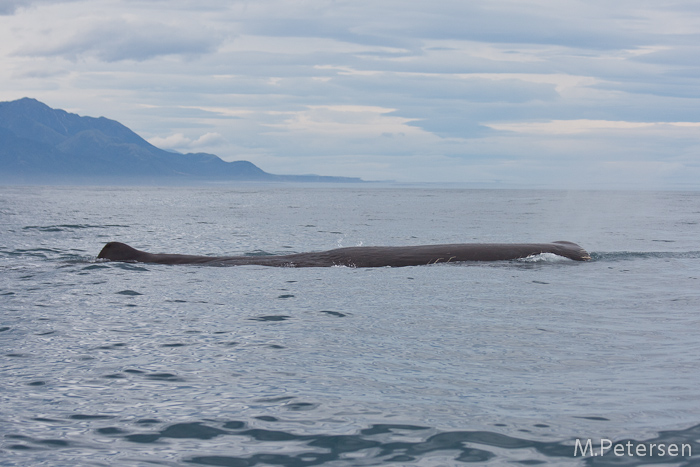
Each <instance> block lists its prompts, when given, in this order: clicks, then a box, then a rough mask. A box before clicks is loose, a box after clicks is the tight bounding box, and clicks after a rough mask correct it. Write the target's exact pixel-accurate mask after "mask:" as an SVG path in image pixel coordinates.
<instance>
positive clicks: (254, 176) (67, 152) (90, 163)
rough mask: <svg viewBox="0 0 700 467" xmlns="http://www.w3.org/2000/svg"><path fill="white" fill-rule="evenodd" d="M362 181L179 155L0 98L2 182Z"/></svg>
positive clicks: (126, 132) (114, 125)
mask: <svg viewBox="0 0 700 467" xmlns="http://www.w3.org/2000/svg"><path fill="white" fill-rule="evenodd" d="M228 180H231V181H233V180H235V181H270V182H275V181H288V182H360V181H361V180H360V179H359V178H349V177H326V176H319V175H275V174H270V173H267V172H265V171H263V170H262V169H260V168H259V167H257V166H256V165H255V164H253V163H251V162H248V161H235V162H226V161H224V160H222V159H220V158H219V157H218V156H215V155H214V154H206V153H190V154H180V153H176V152H170V151H165V150H163V149H160V148H157V147H155V146H153V145H152V144H150V143H149V142H148V141H146V140H144V139H143V138H141V137H140V136H139V135H137V134H136V133H134V132H133V131H131V130H130V129H129V128H127V127H125V126H124V125H122V124H121V123H119V122H117V121H114V120H110V119H108V118H104V117H99V118H94V117H81V116H79V115H76V114H72V113H68V112H66V111H64V110H60V109H52V108H51V107H49V106H47V105H46V104H43V103H41V102H39V101H37V100H36V99H30V98H26V97H25V98H23V99H19V100H16V101H11V102H0V181H2V182H19V183H49V184H50V183H91V182H97V183H107V182H110V181H114V182H118V183H127V184H128V183H160V182H166V183H179V182H183V183H194V182H198V181H228Z"/></svg>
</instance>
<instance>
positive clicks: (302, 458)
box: [6, 374, 700, 467]
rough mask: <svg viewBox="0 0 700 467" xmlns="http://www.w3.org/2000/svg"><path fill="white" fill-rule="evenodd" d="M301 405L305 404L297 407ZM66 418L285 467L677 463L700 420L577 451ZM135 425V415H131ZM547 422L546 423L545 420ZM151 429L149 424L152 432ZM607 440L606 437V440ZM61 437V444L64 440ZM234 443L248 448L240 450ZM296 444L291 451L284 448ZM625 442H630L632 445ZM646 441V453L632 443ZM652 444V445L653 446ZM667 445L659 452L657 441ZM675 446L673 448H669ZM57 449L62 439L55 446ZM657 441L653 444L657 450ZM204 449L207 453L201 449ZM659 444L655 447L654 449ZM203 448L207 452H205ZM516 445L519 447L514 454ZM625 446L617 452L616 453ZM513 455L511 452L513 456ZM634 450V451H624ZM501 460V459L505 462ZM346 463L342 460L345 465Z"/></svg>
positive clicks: (462, 439)
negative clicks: (447, 460)
mask: <svg viewBox="0 0 700 467" xmlns="http://www.w3.org/2000/svg"><path fill="white" fill-rule="evenodd" d="M171 376H172V375H170V374H158V378H160V379H163V378H165V379H171V378H170V377H171ZM299 410H304V408H300V409H299ZM257 418H258V419H259V420H263V421H265V422H271V423H273V424H274V423H275V422H279V421H280V420H279V419H277V418H275V417H257ZM66 422H67V423H71V422H73V423H76V422H78V423H81V424H85V423H88V424H91V425H93V424H94V425H98V426H99V428H97V427H94V428H96V429H95V433H96V434H97V435H98V436H99V437H105V438H112V439H114V438H121V439H123V440H124V441H127V442H130V443H134V445H139V444H140V445H145V444H152V443H158V444H160V445H163V444H170V443H182V442H183V440H190V444H189V445H188V446H189V447H188V451H189V453H188V455H187V457H185V458H183V459H182V460H183V461H184V462H185V463H188V464H197V465H218V466H224V465H226V466H255V465H288V466H300V467H306V466H316V465H328V464H338V465H339V463H343V462H345V463H347V462H348V461H349V460H351V459H362V462H361V463H357V464H353V465H379V464H391V465H403V464H409V463H410V464H412V465H413V464H415V465H421V464H423V463H424V462H425V463H426V464H427V463H430V462H429V461H430V460H431V459H435V458H436V456H440V457H451V458H452V459H454V460H455V461H457V462H460V463H484V462H489V461H490V462H494V461H496V462H497V461H498V460H503V461H505V462H508V463H510V462H513V461H514V460H515V459H517V463H521V464H544V463H550V462H551V463H561V462H567V460H569V459H571V460H574V459H576V460H581V461H583V462H584V463H585V464H586V465H594V466H595V465H619V464H620V463H626V464H628V465H629V463H630V462H632V463H634V465H639V464H646V463H649V464H674V465H678V464H679V462H683V461H686V462H688V461H691V457H692V451H695V452H699V450H700V441H698V440H699V439H700V425H696V426H692V427H690V428H687V429H682V430H674V431H660V432H659V433H658V434H657V435H656V436H655V437H654V438H652V439H646V440H633V439H624V440H610V441H609V444H608V443H606V444H605V445H604V446H605V447H606V449H604V450H602V446H603V445H602V443H601V442H600V440H597V439H596V440H591V446H590V448H589V449H588V450H587V452H584V453H583V454H582V452H581V448H582V447H583V446H585V445H586V444H587V442H588V440H587V439H580V440H579V450H577V448H576V446H577V443H576V440H574V439H570V440H551V441H538V440H532V439H528V438H521V437H515V436H509V435H505V434H502V433H498V432H493V431H484V430H471V431H469V430H461V431H440V430H437V429H435V428H431V427H426V426H417V425H404V424H375V425H369V426H367V427H366V428H364V429H360V430H358V431H357V432H356V433H354V434H340V435H339V434H326V433H311V434H297V433H294V432H290V431H285V430H282V429H280V428H277V427H271V429H265V428H260V427H254V426H250V425H249V422H246V421H241V420H229V421H225V420H222V421H213V420H203V421H192V422H181V423H175V424H169V425H164V424H162V423H161V421H160V420H156V419H147V420H140V421H136V425H134V426H130V424H129V423H126V424H125V423H124V421H123V420H118V419H115V417H114V416H107V415H82V414H74V415H71V417H70V420H67V421H66ZM132 423H133V421H132ZM545 426H546V425H545ZM149 428H154V429H153V430H149ZM220 437H233V438H236V439H237V441H235V442H232V443H229V446H230V447H229V448H228V449H219V450H218V452H216V453H212V452H211V446H209V445H208V444H206V443H201V445H199V444H200V442H201V441H207V440H212V439H214V438H220ZM6 438H10V439H13V440H14V442H15V443H16V444H15V445H13V446H10V449H17V450H19V449H29V448H30V447H33V445H39V446H42V447H43V448H44V449H45V448H46V445H47V443H46V442H45V440H40V439H34V438H30V437H28V436H25V435H21V436H20V435H13V434H9V435H6ZM606 441H607V440H606ZM68 444H69V443H68V442H65V445H68ZM237 446H246V448H245V449H239V448H237ZM291 446H293V447H294V449H293V451H290V450H289V448H290V447H291ZM629 446H632V447H631V448H630V447H629ZM638 446H643V447H644V449H643V451H644V452H645V454H644V455H643V456H640V455H639V454H638V453H639V452H640V450H639V449H637V447H638ZM652 446H653V447H652ZM660 446H664V450H663V451H660V450H659V447H660ZM670 446H677V447H678V450H677V452H676V454H673V451H672V450H671V449H669V447H670ZM55 447H56V448H60V447H64V445H60V446H55ZM654 447H655V448H654ZM199 449H201V450H202V451H204V452H201V453H198V452H197V450H199ZM654 449H656V450H654ZM207 451H208V452H207ZM513 451H517V453H516V452H513ZM620 451H622V452H624V453H625V455H624V457H620V455H619V454H618V452H620ZM511 453H512V454H511ZM629 453H631V454H629ZM505 462H504V463H505ZM344 465H345V464H344Z"/></svg>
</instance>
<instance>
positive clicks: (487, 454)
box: [0, 184, 700, 466]
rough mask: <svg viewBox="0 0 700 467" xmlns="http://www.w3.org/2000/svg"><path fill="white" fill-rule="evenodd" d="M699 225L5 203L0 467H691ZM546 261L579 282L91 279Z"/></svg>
mask: <svg viewBox="0 0 700 467" xmlns="http://www.w3.org/2000/svg"><path fill="white" fill-rule="evenodd" d="M699 218H700V193H698V192H596V191H591V192H584V191H568V192H567V191H544V190H543V191H537V190H522V191H517V190H462V189H440V188H434V187H418V188H416V187H413V188H402V187H391V186H367V185H353V186H293V185H252V184H251V185H245V184H244V185H240V186H236V187H206V188H194V187H190V188H148V187H120V188H90V187H80V188H71V187H50V188H49V187H46V188H42V187H0V238H2V242H0V297H1V298H0V362H2V363H1V364H0V381H2V383H1V384H0V407H1V410H0V435H1V437H0V465H52V466H54V465H154V464H156V465H192V464H199V465H235V466H239V465H298V466H311V465H380V464H386V465H421V466H425V465H461V464H463V463H468V462H477V463H491V464H493V465H500V464H509V463H512V462H515V463H516V464H517V463H525V464H533V463H539V462H542V463H545V464H551V465H563V464H571V465H577V464H584V463H585V464H594V465H600V464H606V463H615V462H619V461H621V460H624V461H626V462H630V463H632V464H634V463H643V462H668V463H674V465H677V464H679V463H681V464H682V463H684V462H685V463H692V462H693V460H694V459H697V455H698V454H700V445H698V442H697V441H696V440H697V439H698V438H700V436H699V429H698V428H696V427H697V426H698V425H700V406H698V404H697V400H698V394H699V390H698V389H697V388H698V387H700V384H699V383H700V376H698V373H697V361H698V355H699V354H700V344H699V342H700V339H698V329H699V326H698V325H699V324H700V318H698V314H697V311H698V310H699V309H700V292H698V290H700V287H699V282H700V279H699V278H700V247H698V240H697V239H698V238H699V236H698V233H699V229H698V219H699ZM554 240H569V241H574V242H576V243H578V244H580V245H581V246H583V247H584V248H586V249H587V250H588V251H590V252H591V253H592V257H593V260H592V261H591V262H587V263H578V262H574V261H570V260H566V259H562V258H558V257H555V256H552V255H542V256H540V257H536V258H531V259H526V260H520V261H512V262H499V263H483V264H480V263H461V264H438V265H431V266H420V267H407V268H376V269H353V268H346V267H335V268H308V269H292V268H267V267H261V266H241V267H210V266H166V265H144V264H123V263H104V262H98V261H96V260H95V257H96V255H97V253H98V252H99V250H100V248H101V247H102V246H103V245H104V243H106V242H107V241H121V242H125V243H128V244H130V245H132V246H134V247H136V248H139V249H143V250H146V251H151V252H168V253H187V254H200V255H237V254H286V253H292V252H304V251H313V250H326V249H331V248H336V247H338V246H356V245H367V246H369V245H418V244H435V243H468V242H549V241H554ZM587 438H593V439H600V438H607V439H611V440H613V441H620V442H623V441H625V440H634V441H635V442H637V443H642V442H646V443H648V442H656V443H659V442H663V443H666V444H670V443H678V444H681V443H688V444H690V445H691V446H692V449H693V454H694V455H695V456H694V457H693V459H689V458H679V457H670V456H666V457H664V458H658V457H656V458H651V457H648V456H647V457H633V458H630V457H627V458H624V459H621V458H618V457H615V456H612V455H606V456H605V457H594V458H588V459H587V460H582V459H581V458H580V457H577V458H575V457H574V448H573V446H574V440H576V439H587Z"/></svg>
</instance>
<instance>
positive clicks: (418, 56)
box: [0, 0, 700, 189]
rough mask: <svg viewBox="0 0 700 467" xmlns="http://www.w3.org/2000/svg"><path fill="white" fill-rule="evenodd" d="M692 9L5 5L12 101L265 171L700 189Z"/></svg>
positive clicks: (611, 5)
mask: <svg viewBox="0 0 700 467" xmlns="http://www.w3.org/2000/svg"><path fill="white" fill-rule="evenodd" d="M699 57H700V2H698V1H697V0H616V1H609V0H607V1H602V0H587V1H574V0H420V1H416V0H347V1H345V0H338V1H334V0H326V1H324V0H255V1H235V0H234V1H231V0H89V1H83V0H72V1H71V0H0V101H10V100H15V99H19V98H22V97H33V98H35V99H38V100H40V101H42V102H44V103H46V104H47V105H49V106H51V107H54V108H61V109H65V110H67V111H69V112H74V113H77V114H80V115H87V116H93V117H97V116H105V117H107V118H111V119H114V120H118V121H119V122H121V123H123V124H124V125H126V126H127V127H129V128H131V129H132V130H133V131H135V132H136V133H138V134H139V135H141V136H142V137H144V138H145V139H146V140H148V141H149V142H151V143H152V144H154V145H156V146H158V147H161V148H164V149H169V150H176V151H180V152H208V153H213V154H216V155H218V156H219V157H221V158H222V159H224V160H227V161H233V160H249V161H251V162H253V163H254V164H256V165H258V166H259V167H260V168H262V169H263V170H265V171H267V172H271V173H279V174H309V173H314V174H320V175H334V176H349V177H361V178H363V179H365V180H395V181H398V182H407V183H413V182H438V183H466V184H484V185H486V186H503V187H509V186H513V187H516V186H518V187H520V186H527V187H541V188H550V187H551V188H567V187H571V188H591V189H599V188H650V189H685V188H690V189H700V58H699Z"/></svg>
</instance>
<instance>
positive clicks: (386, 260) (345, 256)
mask: <svg viewBox="0 0 700 467" xmlns="http://www.w3.org/2000/svg"><path fill="white" fill-rule="evenodd" d="M542 253H553V254H555V255H558V256H563V257H565V258H569V259H572V260H575V261H588V260H590V259H591V256H590V255H589V254H588V252H587V251H586V250H584V249H583V248H581V247H580V246H578V245H577V244H576V243H572V242H566V241H556V242H551V243H455V244H446V245H417V246H355V247H345V248H336V249H333V250H328V251H319V252H309V253H294V254H289V255H266V256H197V255H183V254H168V253H147V252H145V251H141V250H137V249H136V248H133V247H131V246H129V245H127V244H125V243H120V242H109V243H107V244H106V245H105V246H104V247H103V248H102V251H100V253H99V255H98V256H97V258H98V259H101V260H106V261H120V262H134V263H152V264H199V265H214V266H243V265H258V266H274V267H296V268H305V267H330V266H348V267H354V268H377V267H387V266H388V267H405V266H423V265H428V264H438V263H457V262H464V261H507V260H515V259H521V258H527V257H529V256H534V255H539V254H542Z"/></svg>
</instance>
